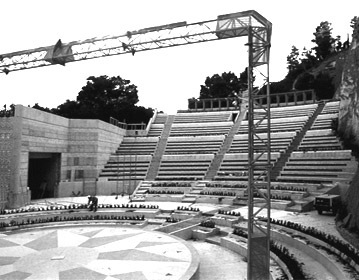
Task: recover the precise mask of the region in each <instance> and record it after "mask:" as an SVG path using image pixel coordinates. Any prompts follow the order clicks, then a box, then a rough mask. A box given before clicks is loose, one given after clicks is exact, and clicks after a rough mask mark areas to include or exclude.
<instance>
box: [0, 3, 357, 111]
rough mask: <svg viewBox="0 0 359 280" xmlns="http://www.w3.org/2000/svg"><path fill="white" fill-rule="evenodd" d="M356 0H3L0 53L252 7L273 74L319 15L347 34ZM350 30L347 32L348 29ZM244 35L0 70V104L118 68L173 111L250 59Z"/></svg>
mask: <svg viewBox="0 0 359 280" xmlns="http://www.w3.org/2000/svg"><path fill="white" fill-rule="evenodd" d="M356 7H357V0H343V1H333V0H326V1H322V0H315V1H313V0H310V1H309V0H301V1H292V0H271V1H269V0H259V1H256V0H252V1H243V0H221V1H219V0H216V1H214V0H178V1H177V0H127V1H123V0H101V1H95V0H62V1H53V0H11V1H3V2H2V4H1V10H2V15H1V22H2V27H1V32H0V54H6V53H11V52H15V51H23V50H27V49H33V48H37V47H44V46H50V45H55V43H56V42H57V41H58V40H59V39H61V41H62V42H63V43H67V42H70V41H75V40H85V39H89V38H94V37H103V36H105V35H123V34H126V32H127V31H129V30H138V29H141V28H146V27H153V26H158V25H164V24H170V23H175V22H180V21H187V23H195V22H201V21H206V20H213V19H216V18H217V16H218V15H223V14H229V13H236V12H241V11H246V10H255V11H257V12H258V13H260V14H261V15H262V16H264V17H265V18H266V19H267V20H269V21H270V22H271V23H272V40H271V50H270V63H269V68H270V74H269V80H270V82H275V81H280V80H282V79H283V78H284V77H285V75H286V73H287V68H286V67H287V64H286V58H287V56H288V55H289V53H290V51H291V48H292V46H296V47H297V48H298V49H299V50H302V49H303V47H306V48H311V47H313V46H314V45H313V43H311V40H312V39H313V38H314V35H313V33H314V32H315V28H316V27H317V26H319V24H320V22H322V21H328V22H330V23H331V24H332V28H333V31H332V36H333V37H336V36H337V35H340V36H341V38H342V42H344V41H345V40H346V38H347V34H349V35H350V36H351V32H352V29H351V27H350V20H351V19H352V18H353V17H354V16H359V14H358V10H357V8H356ZM350 38H351V37H350ZM245 44H246V38H245V37H240V38H232V39H226V40H218V41H214V42H205V43H198V44H192V45H186V46H179V47H171V48H166V49H162V50H150V51H145V52H139V53H136V54H135V55H134V56H132V55H131V54H122V55H117V56H111V57H103V58H97V59H91V60H86V61H79V62H72V63H68V64H66V66H61V65H53V66H47V67H41V68H35V69H28V70H21V71H15V72H10V73H9V74H8V75H5V74H3V73H2V74H0V96H1V101H0V106H1V107H2V106H3V105H2V104H7V105H10V104H22V105H24V106H28V105H30V106H33V105H34V104H35V103H38V104H39V105H40V106H42V107H48V108H56V107H57V106H58V105H60V104H62V103H64V102H65V101H66V100H76V97H77V95H78V93H79V92H80V91H81V88H82V87H83V86H85V85H86V82H87V80H86V79H87V78H88V77H90V76H101V75H107V76H109V77H112V76H120V77H122V78H124V79H127V80H130V81H131V83H132V84H134V85H136V86H137V89H138V96H139V100H140V101H139V103H137V105H139V106H144V107H146V108H147V107H150V108H153V109H158V110H160V111H164V112H165V113H168V114H175V113H176V112H177V110H184V109H187V105H188V99H189V98H192V97H196V98H197V97H199V92H200V86H201V85H203V84H204V82H205V79H206V77H211V76H213V75H214V74H222V73H223V72H233V73H235V74H236V75H237V76H239V74H240V73H241V72H243V71H244V69H245V67H246V66H247V65H248V54H247V48H246V47H245Z"/></svg>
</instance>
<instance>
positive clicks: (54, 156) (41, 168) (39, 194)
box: [28, 153, 61, 199]
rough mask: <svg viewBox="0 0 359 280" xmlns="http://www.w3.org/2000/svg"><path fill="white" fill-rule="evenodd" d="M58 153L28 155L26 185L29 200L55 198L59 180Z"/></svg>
mask: <svg viewBox="0 0 359 280" xmlns="http://www.w3.org/2000/svg"><path fill="white" fill-rule="evenodd" d="M60 160H61V154H59V153H30V154H29V173H28V185H29V188H30V190H31V199H40V198H52V197H56V191H57V189H56V188H57V185H58V182H59V178H60Z"/></svg>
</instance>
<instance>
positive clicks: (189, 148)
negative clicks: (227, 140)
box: [165, 135, 224, 154]
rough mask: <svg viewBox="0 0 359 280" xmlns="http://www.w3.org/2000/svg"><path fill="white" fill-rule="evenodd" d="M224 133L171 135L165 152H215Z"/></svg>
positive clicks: (220, 143)
mask: <svg viewBox="0 0 359 280" xmlns="http://www.w3.org/2000/svg"><path fill="white" fill-rule="evenodd" d="M223 139H224V135H221V136H198V137H193V136H192V137H171V138H169V139H168V141H167V146H166V149H165V154H191V153H194V154H196V153H197V154H201V153H208V154H213V153H217V152H218V151H219V149H220V147H221V145H222V144H223Z"/></svg>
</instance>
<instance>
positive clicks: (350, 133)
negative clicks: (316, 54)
mask: <svg viewBox="0 0 359 280" xmlns="http://www.w3.org/2000/svg"><path fill="white" fill-rule="evenodd" d="M357 25H358V23H357ZM336 96H337V97H338V98H339V99H340V109H339V131H340V132H341V133H342V134H343V135H344V136H345V137H346V138H352V137H354V138H355V143H357V144H358V145H359V27H358V26H357V28H356V29H355V31H354V34H353V40H352V43H351V46H350V50H349V52H348V53H347V56H346V59H345V62H344V65H343V73H342V78H341V84H340V86H339V88H338V92H337V94H336ZM353 140H354V139H353Z"/></svg>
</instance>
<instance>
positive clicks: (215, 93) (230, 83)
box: [199, 68, 248, 99]
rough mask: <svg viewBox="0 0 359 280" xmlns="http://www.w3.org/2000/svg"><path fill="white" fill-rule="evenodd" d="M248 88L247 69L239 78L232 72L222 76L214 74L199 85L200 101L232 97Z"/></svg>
mask: <svg viewBox="0 0 359 280" xmlns="http://www.w3.org/2000/svg"><path fill="white" fill-rule="evenodd" d="M247 88H248V73H247V68H246V69H245V70H244V71H243V72H242V73H241V74H240V76H239V78H238V77H237V76H236V75H235V74H234V73H232V72H228V73H227V72H224V73H222V75H218V74H214V75H213V76H212V77H207V78H206V80H205V84H204V85H201V90H200V96H199V98H200V99H205V98H226V97H234V96H235V95H236V94H238V93H239V92H241V91H244V90H246V89H247Z"/></svg>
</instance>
